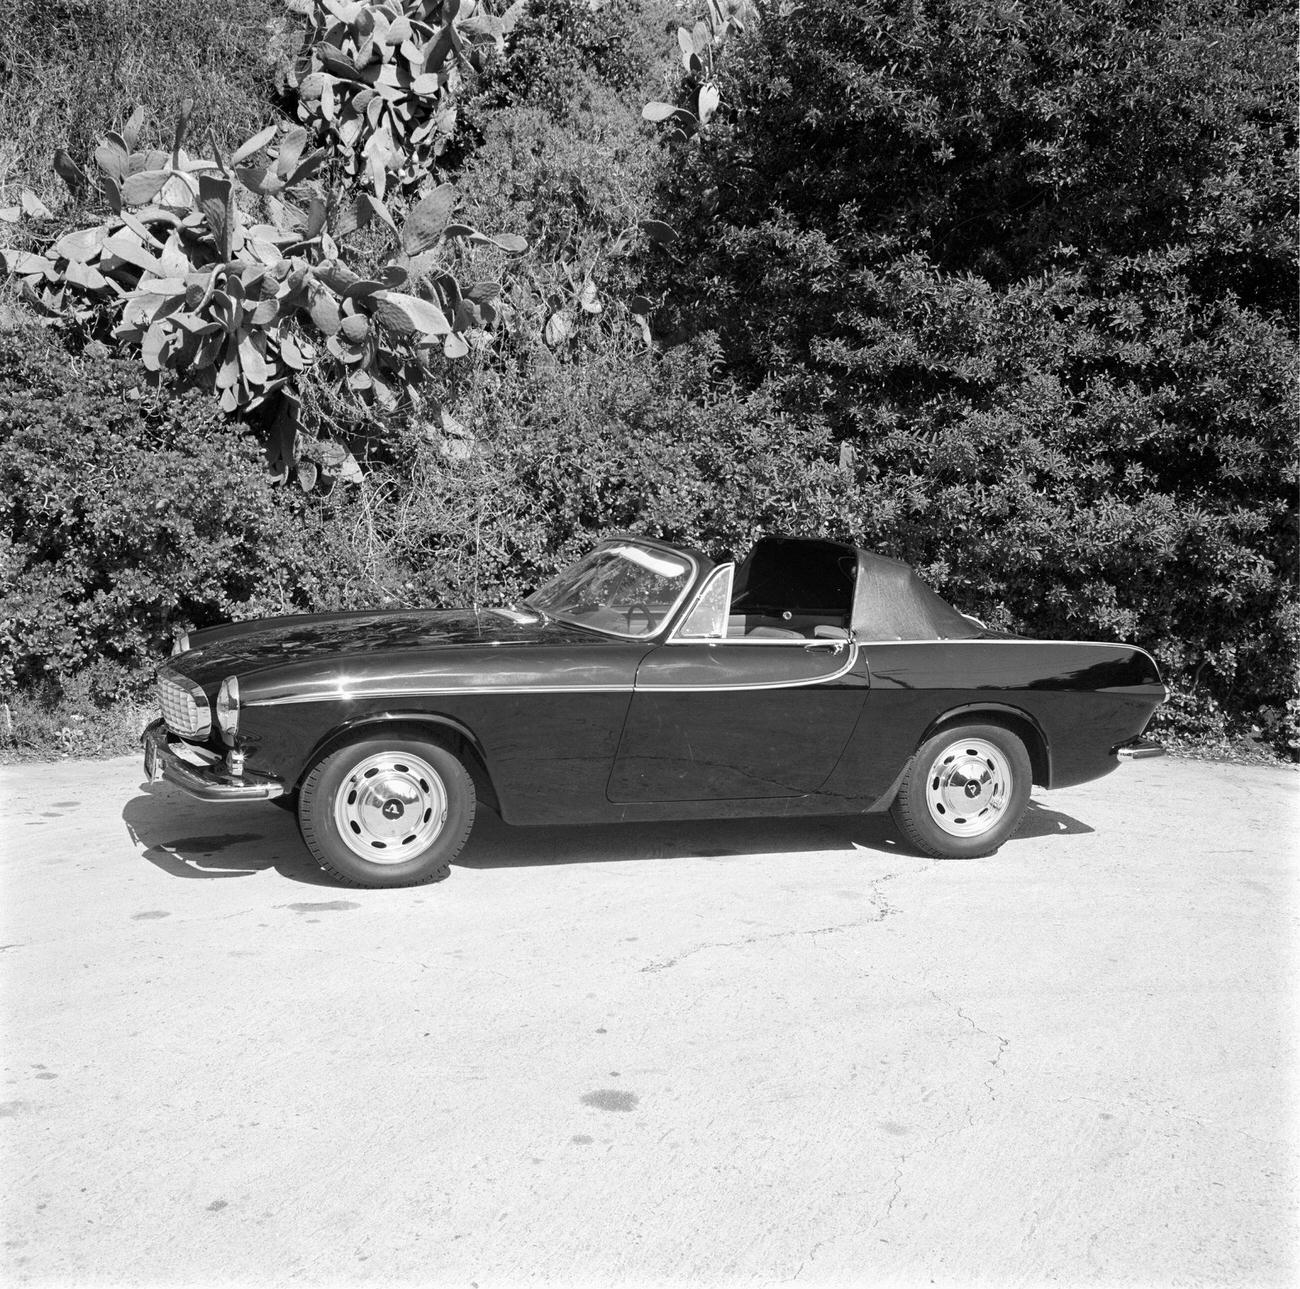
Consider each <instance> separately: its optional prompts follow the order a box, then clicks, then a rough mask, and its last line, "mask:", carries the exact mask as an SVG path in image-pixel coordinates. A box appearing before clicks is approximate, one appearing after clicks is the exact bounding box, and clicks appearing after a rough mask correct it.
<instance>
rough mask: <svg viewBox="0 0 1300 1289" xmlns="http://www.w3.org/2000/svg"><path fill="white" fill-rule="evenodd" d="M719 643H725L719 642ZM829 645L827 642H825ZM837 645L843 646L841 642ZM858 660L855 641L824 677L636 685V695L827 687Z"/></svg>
mask: <svg viewBox="0 0 1300 1289" xmlns="http://www.w3.org/2000/svg"><path fill="white" fill-rule="evenodd" d="M719 643H725V642H722V641H720V642H719ZM772 643H773V644H782V645H785V646H786V648H787V649H789V648H794V649H803V648H805V647H806V646H807V645H809V644H811V643H812V642H811V641H809V640H775V641H773V642H772ZM827 643H828V644H829V643H830V642H829V641H828V642H827ZM838 643H840V644H843V641H839V642H838ZM857 660H858V645H857V641H850V642H849V656H848V657H847V658H846V659H845V661H844V663H843V664H842V665H841V667H840V669H839V670H838V671H832V672H827V674H826V675H824V676H814V677H811V678H804V679H799V680H768V681H764V682H762V683H761V684H758V685H638V686H637V693H639V694H648V693H654V694H725V693H730V692H733V691H737V690H752V691H757V690H761V689H809V688H811V687H812V686H813V685H827V684H830V682H831V681H833V680H839V678H840V677H841V676H843V675H846V674H847V673H848V672H850V671H852V670H853V665H854V663H856V662H857Z"/></svg>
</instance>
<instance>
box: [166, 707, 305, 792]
mask: <svg viewBox="0 0 1300 1289" xmlns="http://www.w3.org/2000/svg"><path fill="white" fill-rule="evenodd" d="M141 742H142V743H143V744H144V776H145V778H146V779H147V780H148V781H149V782H150V783H156V782H157V781H158V780H159V779H165V780H166V781H167V782H168V783H174V784H175V785H176V786H177V787H178V788H181V789H183V790H184V791H185V792H188V793H189V794H190V796H192V797H197V798H198V799H199V800H200V801H270V800H271V799H272V798H273V797H280V796H283V795H284V784H283V783H282V782H281V781H280V780H279V779H275V778H272V777H271V776H270V775H269V774H257V773H255V772H254V771H252V770H245V771H243V772H242V773H241V774H235V773H234V772H233V771H232V770H231V769H230V767H229V766H227V765H226V763H225V762H224V761H222V760H221V759H220V758H219V757H218V756H217V755H216V753H214V752H208V751H207V750H206V749H202V748H196V747H194V746H193V744H190V743H185V742H183V741H182V740H181V739H177V738H174V737H173V736H172V735H170V734H169V733H168V732H167V726H166V725H164V724H163V722H162V721H154V723H153V724H152V725H150V726H149V728H148V729H146V730H145V732H144V734H143V735H142V736H141ZM173 745H178V746H181V747H184V748H186V749H187V753H188V755H190V756H195V757H199V758H202V759H204V760H206V759H207V758H208V757H211V758H212V759H211V761H210V762H209V763H208V764H204V765H195V764H192V763H191V762H190V761H188V760H184V759H182V757H181V756H180V755H178V754H177V752H176V751H175V749H174V746H173Z"/></svg>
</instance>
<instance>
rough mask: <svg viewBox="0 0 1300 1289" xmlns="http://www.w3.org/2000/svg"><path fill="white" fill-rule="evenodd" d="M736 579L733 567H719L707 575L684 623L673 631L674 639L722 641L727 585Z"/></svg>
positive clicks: (728, 604) (728, 603)
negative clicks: (707, 577) (675, 632)
mask: <svg viewBox="0 0 1300 1289" xmlns="http://www.w3.org/2000/svg"><path fill="white" fill-rule="evenodd" d="M735 576H736V566H735V565H734V564H722V565H720V566H719V567H718V568H715V569H714V570H713V572H712V573H710V574H709V580H708V581H707V582H706V583H705V584H704V589H703V590H702V591H701V592H700V594H699V598H698V599H696V601H695V605H694V607H693V608H692V609H691V611H690V612H689V613H688V614H687V615H686V620H685V621H684V622H683V623H682V625H681V626H680V627H678V629H677V634H676V639H678V640H725V639H726V638H727V614H728V613H729V612H730V609H731V583H732V580H733V579H734V577H735Z"/></svg>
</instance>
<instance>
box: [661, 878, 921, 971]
mask: <svg viewBox="0 0 1300 1289" xmlns="http://www.w3.org/2000/svg"><path fill="white" fill-rule="evenodd" d="M914 871H917V870H914V869H910V868H907V869H902V868H900V869H898V870H896V871H895V872H892V873H885V874H884V875H883V876H881V877H876V878H873V879H872V880H871V881H870V882H868V883H867V885H868V886H869V887H870V888H871V891H870V896H869V898H870V900H871V907H872V908H873V909H875V911H876V914H877V916H876V917H874V918H867V919H865V920H863V919H862V918H855V919H854V920H853V921H852V922H838V923H835V924H833V925H832V926H819V927H812V928H811V929H805V930H801V931H773V932H772V933H771V934H769V935H751V936H747V937H745V938H744V939H743V940H718V941H710V942H709V943H707V944H699V945H696V946H695V948H693V949H687V950H686V952H685V953H679V954H678V955H677V956H676V957H675V958H665V959H664V960H663V961H662V962H650V963H647V964H646V965H645V966H644V967H642V968H641V972H642V973H643V974H644V973H646V972H656V971H666V970H667V969H668V968H669V967H675V966H676V965H677V964H678V963H679V962H681V961H683V960H684V959H686V958H690V957H693V956H694V955H695V954H697V953H703V952H704V951H705V950H706V949H737V948H743V947H744V946H745V945H749V944H758V943H760V942H762V941H764V940H785V939H789V938H791V937H793V936H801V935H832V934H835V933H836V932H839V931H852V930H853V929H854V928H855V927H865V926H876V925H878V924H879V923H881V922H883V921H884V920H885V919H886V918H889V917H893V916H894V915H895V914H896V913H899V912H901V910H900V909H899V908H898V907H897V905H894V904H891V903H890V902H889V901H888V900H887V899H885V897H884V896H883V895H881V894H880V892H879V891H878V890H876V889H875V888H876V887H877V886H879V885H880V884H881V883H882V882H888V881H891V880H892V879H893V878H895V877H900V876H902V874H903V873H911V872H914ZM921 871H924V870H921Z"/></svg>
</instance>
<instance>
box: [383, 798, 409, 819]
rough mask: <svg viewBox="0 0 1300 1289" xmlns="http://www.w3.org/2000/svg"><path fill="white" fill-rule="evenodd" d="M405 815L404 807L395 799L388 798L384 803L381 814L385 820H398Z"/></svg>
mask: <svg viewBox="0 0 1300 1289" xmlns="http://www.w3.org/2000/svg"><path fill="white" fill-rule="evenodd" d="M405 813H406V807H405V806H404V805H402V803H401V802H400V801H398V799H397V798H396V797H389V798H388V800H387V801H385V802H384V806H383V814H384V818H385V819H400V818H401V817H402V816H403V815H404V814H405Z"/></svg>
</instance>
